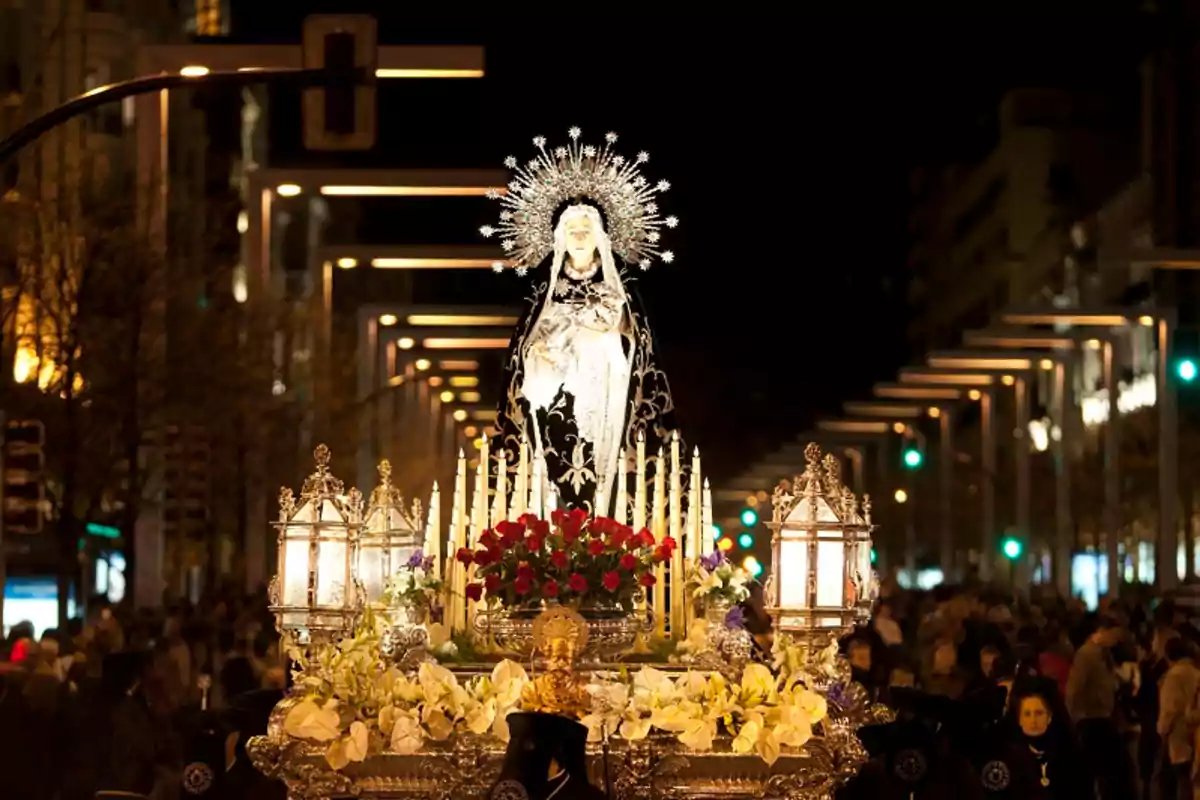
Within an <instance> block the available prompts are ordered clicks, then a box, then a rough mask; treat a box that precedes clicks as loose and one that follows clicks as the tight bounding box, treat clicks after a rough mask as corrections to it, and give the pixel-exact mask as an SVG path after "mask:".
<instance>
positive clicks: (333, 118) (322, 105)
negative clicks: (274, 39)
mask: <svg viewBox="0 0 1200 800" xmlns="http://www.w3.org/2000/svg"><path fill="white" fill-rule="evenodd" d="M378 44H379V38H378V30H377V25H376V22H375V18H374V17H372V16H369V15H366V14H316V15H313V16H310V17H308V18H307V19H305V20H304V67H305V68H306V69H326V70H329V72H330V73H331V75H332V76H334V77H335V78H341V77H345V78H346V80H344V81H343V80H340V79H339V80H338V82H337V83H336V84H334V85H331V86H326V87H319V88H315V89H305V90H304V146H305V147H306V148H308V149H309V150H369V149H370V148H372V147H374V146H375V125H376V120H375V117H376V98H375V68H376V65H377V62H378V49H379V48H378ZM356 69H359V70H362V72H363V80H362V81H361V82H358V83H355V82H351V81H350V79H349V77H350V74H351V73H352V72H353V71H354V70H356Z"/></svg>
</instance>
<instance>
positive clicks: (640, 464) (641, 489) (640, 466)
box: [633, 431, 646, 532]
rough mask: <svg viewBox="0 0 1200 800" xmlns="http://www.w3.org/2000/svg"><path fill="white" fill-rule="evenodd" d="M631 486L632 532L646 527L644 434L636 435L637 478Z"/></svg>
mask: <svg viewBox="0 0 1200 800" xmlns="http://www.w3.org/2000/svg"><path fill="white" fill-rule="evenodd" d="M635 480H636V483H635V484H634V486H633V530H634V531H635V532H637V531H640V530H641V529H642V528H644V527H646V434H645V433H644V432H643V431H638V435H637V477H636V478H635Z"/></svg>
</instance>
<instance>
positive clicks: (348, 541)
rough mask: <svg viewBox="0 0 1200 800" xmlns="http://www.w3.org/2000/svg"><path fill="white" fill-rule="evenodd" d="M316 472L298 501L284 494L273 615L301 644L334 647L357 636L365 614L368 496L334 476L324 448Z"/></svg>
mask: <svg viewBox="0 0 1200 800" xmlns="http://www.w3.org/2000/svg"><path fill="white" fill-rule="evenodd" d="M313 458H314V459H315V461H316V465H317V468H316V471H315V472H314V473H313V474H312V475H310V476H309V477H308V478H307V479H306V480H305V481H304V486H303V488H302V489H301V490H300V498H299V500H297V499H296V498H295V497H294V495H293V494H292V490H291V489H289V488H286V487H284V488H283V489H281V490H280V493H279V521H278V522H276V523H274V527H275V529H276V530H277V531H278V549H279V555H278V564H277V569H276V573H275V577H274V578H272V579H271V586H270V598H271V612H272V613H273V614H274V615H275V625H276V628H277V629H278V631H279V632H280V633H281V634H282V635H283V636H284V637H286V638H288V639H290V640H291V641H292V642H293V643H294V644H297V645H301V646H304V645H309V644H319V643H324V642H333V641H336V640H337V639H339V638H341V637H342V636H346V635H349V634H350V633H352V632H353V630H354V626H355V624H356V622H357V620H358V617H359V615H360V614H361V613H362V608H363V590H362V586H361V584H360V583H359V581H358V576H357V574H356V569H355V567H356V563H357V559H358V543H359V532H360V531H361V529H362V506H363V501H362V493H360V492H359V491H358V490H357V489H351V490H350V491H349V492H347V491H346V490H345V488H344V486H343V485H342V482H341V481H340V480H338V479H337V478H335V477H334V476H333V475H332V474H331V473H330V471H329V460H330V452H329V448H328V447H326V446H325V445H323V444H322V445H318V447H317V449H316V450H315V451H314V452H313Z"/></svg>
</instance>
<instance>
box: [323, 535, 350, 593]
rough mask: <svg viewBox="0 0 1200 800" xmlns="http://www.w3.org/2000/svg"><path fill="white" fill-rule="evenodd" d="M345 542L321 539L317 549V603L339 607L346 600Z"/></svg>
mask: <svg viewBox="0 0 1200 800" xmlns="http://www.w3.org/2000/svg"><path fill="white" fill-rule="evenodd" d="M349 563H350V562H349V561H348V555H347V544H346V542H344V541H334V542H330V541H323V542H321V543H320V549H319V550H318V551H317V603H316V604H317V605H318V606H324V607H327V608H329V607H332V608H340V607H341V606H342V605H343V604H344V603H345V602H346V579H347V577H348V576H347V572H348V566H349Z"/></svg>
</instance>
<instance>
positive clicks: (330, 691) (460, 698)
mask: <svg viewBox="0 0 1200 800" xmlns="http://www.w3.org/2000/svg"><path fill="white" fill-rule="evenodd" d="M380 634H381V630H380V629H379V627H378V625H377V623H376V622H375V620H374V618H373V617H372V616H371V615H370V613H369V612H368V613H367V614H365V615H364V618H363V623H362V624H361V625H360V626H359V630H358V631H357V633H356V634H355V635H354V636H353V637H350V638H348V639H345V640H343V641H342V642H340V643H339V644H338V645H337V646H335V647H325V648H321V649H319V650H318V651H317V652H316V654H315V655H314V657H313V658H311V659H310V658H306V657H305V655H304V654H303V653H301V652H299V651H293V652H292V653H291V654H290V655H291V657H292V660H293V661H294V662H296V664H297V670H296V672H295V675H294V678H295V680H294V684H295V686H296V690H297V693H298V695H299V697H300V699H299V701H298V702H297V703H296V704H295V705H294V706H292V708H291V710H290V711H289V712H288V715H287V717H286V718H285V719H284V731H285V732H286V733H287V734H288V735H289V736H292V737H295V738H297V739H304V740H308V741H310V742H314V743H317V744H321V745H325V760H326V761H327V762H328V763H329V766H330V767H332V768H333V769H335V770H340V769H344V768H345V767H346V766H348V765H349V764H350V763H352V762H358V761H362V760H364V759H365V758H366V757H367V756H369V755H373V754H376V753H381V752H392V753H415V752H417V751H419V750H420V749H421V748H422V747H424V745H425V743H426V742H430V741H433V742H440V741H445V740H446V739H449V738H450V737H451V736H453V735H454V734H456V733H460V734H461V733H473V734H477V735H482V734H490V735H492V736H495V737H496V738H497V739H499V740H501V741H508V722H507V718H508V715H509V713H510V712H512V711H514V710H516V708H517V706H518V704H519V702H520V698H521V691H522V689H524V687H525V684H527V683H528V682H529V677H528V675H527V674H526V673H525V670H524V669H523V668H522V667H521V666H520V665H519V664H516V663H514V662H512V661H501V662H500V663H499V664H497V665H496V666H495V668H494V669H493V670H492V673H491V675H490V676H480V677H477V678H474V679H472V680H471V681H469V682H467V683H466V684H465V685H464V684H460V683H459V681H458V678H457V677H456V676H455V675H454V673H452V672H450V670H448V669H446V668H445V667H442V666H439V665H437V664H433V663H425V664H422V665H421V666H420V669H419V670H418V671H417V673H416V675H415V676H410V675H406V674H404V673H402V672H401V671H400V670H398V669H396V668H395V667H390V668H388V667H385V665H384V664H383V663H382V662H381V661H380V659H379V641H380Z"/></svg>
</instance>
